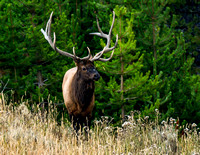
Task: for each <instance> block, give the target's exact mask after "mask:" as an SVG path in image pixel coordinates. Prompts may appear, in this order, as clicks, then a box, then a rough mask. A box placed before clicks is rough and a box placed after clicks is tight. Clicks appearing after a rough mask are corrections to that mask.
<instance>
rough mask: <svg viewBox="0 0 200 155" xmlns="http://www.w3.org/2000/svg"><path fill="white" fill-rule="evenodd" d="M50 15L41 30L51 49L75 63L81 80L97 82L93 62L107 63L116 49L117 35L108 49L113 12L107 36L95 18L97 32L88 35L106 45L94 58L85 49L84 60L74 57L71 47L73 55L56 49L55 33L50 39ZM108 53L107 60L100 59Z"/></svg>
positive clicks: (97, 76) (97, 74) (98, 76)
mask: <svg viewBox="0 0 200 155" xmlns="http://www.w3.org/2000/svg"><path fill="white" fill-rule="evenodd" d="M52 15H53V12H52V13H51V15H50V18H49V21H48V22H47V25H46V29H45V31H44V30H43V29H41V31H42V33H43V35H44V37H45V39H46V40H47V41H48V42H49V44H50V45H51V47H52V48H53V49H54V50H55V51H57V52H58V53H60V54H61V55H64V56H67V57H70V58H72V59H73V60H74V61H75V63H76V66H77V68H78V70H77V74H81V75H82V76H81V77H82V78H84V79H85V80H94V81H95V80H98V79H99V78H100V75H99V73H98V72H97V70H96V68H95V66H94V61H96V60H99V61H103V62H106V61H109V60H110V59H111V58H112V56H113V53H114V49H115V48H116V46H117V43H118V35H116V42H115V45H114V46H113V47H111V48H109V46H110V41H111V32H112V29H113V25H114V21H115V12H114V11H113V21H112V25H111V28H110V31H109V33H108V34H105V33H103V32H102V30H101V28H100V26H99V21H98V18H97V27H98V30H99V32H95V33H90V34H91V35H97V36H100V37H102V38H106V39H107V44H106V46H105V47H104V48H103V50H101V51H100V52H98V53H97V54H96V55H95V56H92V55H91V53H90V49H89V47H87V49H88V56H86V57H84V58H79V57H78V56H76V53H75V47H73V54H70V53H68V52H65V51H62V50H60V49H59V48H57V47H56V34H55V32H54V40H53V41H52V38H51V21H52ZM109 51H112V53H111V56H110V57H109V58H107V59H105V58H101V57H102V56H103V54H104V53H107V52H109Z"/></svg>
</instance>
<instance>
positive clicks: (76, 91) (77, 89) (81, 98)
mask: <svg viewBox="0 0 200 155" xmlns="http://www.w3.org/2000/svg"><path fill="white" fill-rule="evenodd" d="M94 88H95V86H94V81H93V80H85V79H83V78H82V77H81V75H80V74H78V72H76V74H75V75H74V78H73V80H72V85H71V93H72V94H71V95H72V96H73V97H72V98H73V100H74V102H75V103H76V104H79V105H80V107H81V108H82V109H83V110H84V109H85V108H87V107H88V106H89V105H90V103H91V100H92V98H93V95H94Z"/></svg>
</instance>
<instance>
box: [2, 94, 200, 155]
mask: <svg viewBox="0 0 200 155" xmlns="http://www.w3.org/2000/svg"><path fill="white" fill-rule="evenodd" d="M27 102H28V101H23V100H22V101H21V104H20V105H19V106H17V107H15V108H14V109H13V106H12V104H11V103H10V104H9V105H8V104H7V103H6V100H5V99H4V96H3V94H1V97H0V154H2V155H9V154H13V155H15V154H20V155H24V154H25V155H42V154H45V155H57V154H58V155H62V154H65V155H135V154H138V155H146V154H148V155H150V154H152V155H154V154H157V155H160V154H169V155H170V154H184V155H198V154H200V136H199V133H197V129H196V128H197V127H196V126H195V124H192V125H188V126H187V127H185V133H186V134H187V136H182V137H179V136H178V131H177V130H175V124H174V123H175V120H174V119H172V118H171V119H169V121H163V122H162V123H158V120H157V119H155V120H154V121H150V120H149V118H148V116H147V117H145V118H139V119H134V117H133V116H129V117H128V119H127V121H126V122H124V123H123V125H122V127H113V126H112V124H110V123H109V119H108V118H107V117H103V118H102V119H101V120H97V121H95V122H94V126H93V127H92V129H90V130H89V132H88V133H89V134H88V140H85V135H83V134H79V136H78V138H77V137H76V136H75V134H74V133H73V130H72V128H71V126H70V125H69V124H70V123H68V124H66V123H65V124H64V123H63V122H62V123H61V125H58V124H57V122H56V121H55V119H54V117H53V115H52V114H53V113H55V112H56V111H55V109H53V108H49V110H48V111H46V112H41V111H40V110H39V109H37V111H35V112H30V111H29V110H28V108H27V106H26V105H27V104H28V103H27ZM49 104H51V103H49ZM49 107H51V106H49ZM133 115H134V114H133ZM155 115H157V116H158V117H159V112H158V111H157V112H155Z"/></svg>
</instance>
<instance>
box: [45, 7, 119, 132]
mask: <svg viewBox="0 0 200 155" xmlns="http://www.w3.org/2000/svg"><path fill="white" fill-rule="evenodd" d="M52 15H53V12H52V13H51V15H50V18H49V20H48V22H47V25H46V30H45V31H44V30H43V29H41V32H42V33H43V35H44V37H45V39H46V40H47V41H48V42H49V44H50V45H51V47H52V48H53V49H54V50H55V51H57V52H58V53H60V54H61V55H64V56H67V57H70V58H72V59H73V60H74V62H75V64H76V67H74V68H71V69H69V70H68V71H67V72H66V73H65V76H64V78H63V83H62V93H63V98H64V103H65V105H66V107H67V110H68V114H69V116H70V120H71V121H72V124H73V127H74V129H75V130H76V132H77V131H78V130H79V129H80V126H81V127H82V126H83V125H90V119H91V116H92V110H93V107H94V101H95V96H94V89H95V86H94V81H97V80H99V78H100V75H99V73H98V71H97V70H96V68H95V66H94V61H97V60H99V61H103V62H106V61H109V60H110V59H111V58H112V56H113V53H114V49H115V48H116V46H117V43H118V35H116V42H115V45H114V46H113V47H109V46H110V42H111V32H112V29H113V25H114V21H115V12H114V11H113V21H112V25H111V28H110V31H109V33H108V34H105V33H103V32H102V30H101V28H100V26H99V21H98V18H97V27H98V30H99V32H95V33H90V34H91V35H97V36H100V37H102V38H106V39H107V44H106V46H105V47H104V48H103V50H101V51H100V52H98V53H97V54H96V55H95V56H92V55H91V53H90V49H89V48H88V47H87V49H88V56H86V57H83V58H79V57H78V56H76V53H75V48H74V47H73V54H70V53H68V52H65V51H62V50H60V49H58V48H57V47H56V35H55V32H54V40H53V41H52V38H51V21H52ZM109 51H112V53H111V55H110V57H109V58H107V59H106V58H102V56H103V54H104V53H107V52H109Z"/></svg>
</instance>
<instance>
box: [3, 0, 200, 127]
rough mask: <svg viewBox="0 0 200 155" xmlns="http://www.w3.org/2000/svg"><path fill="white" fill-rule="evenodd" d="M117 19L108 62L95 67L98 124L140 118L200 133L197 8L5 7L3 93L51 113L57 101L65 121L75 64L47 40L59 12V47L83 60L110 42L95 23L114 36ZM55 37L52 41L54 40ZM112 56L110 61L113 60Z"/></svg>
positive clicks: (61, 0) (122, 4) (175, 3)
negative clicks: (193, 126) (65, 87)
mask: <svg viewBox="0 0 200 155" xmlns="http://www.w3.org/2000/svg"><path fill="white" fill-rule="evenodd" d="M113 10H114V11H115V13H116V20H115V24H114V29H113V37H112V41H111V46H113V45H114V43H115V39H116V38H115V36H116V34H118V36H119V42H118V46H117V48H116V49H115V52H114V56H113V58H112V60H111V61H109V62H100V61H96V62H95V66H96V68H97V70H98V71H99V73H100V75H101V78H100V80H99V81H98V82H96V86H95V87H96V89H95V98H96V101H95V105H96V106H95V109H94V114H93V116H94V118H97V119H98V118H100V117H101V116H110V117H112V118H114V123H115V124H116V125H118V124H120V120H121V119H123V118H125V117H126V115H129V114H130V113H131V112H133V111H139V112H138V113H140V115H142V116H150V118H154V117H155V116H154V115H155V109H158V110H159V111H160V113H161V115H162V118H163V119H164V118H168V117H173V118H179V120H180V122H181V124H182V125H184V124H186V123H193V122H196V123H197V124H198V125H200V2H199V1H198V0H182V1H179V0H168V1H167V0H134V1H132V0H96V1H92V0H86V1H83V0H76V1H72V0H15V1H11V0H1V1H0V21H1V22H0V34H1V35H0V93H4V96H5V97H7V98H8V99H9V100H10V102H13V103H15V105H16V106H18V103H19V101H21V100H22V98H23V99H26V100H28V101H29V104H30V107H31V105H34V104H35V105H40V106H41V107H47V106H48V103H49V101H52V102H53V104H54V105H55V107H57V108H58V111H59V112H60V115H59V116H57V117H58V119H60V118H61V116H63V115H64V116H65V117H67V111H66V108H65V106H64V104H63V97H62V80H63V76H64V74H65V72H66V71H67V70H68V69H70V68H72V67H74V66H75V64H74V62H73V60H72V59H70V58H68V57H64V56H62V55H59V54H58V53H57V52H55V51H54V50H52V48H51V47H50V45H49V44H48V42H47V41H46V40H45V38H44V37H43V34H42V33H41V31H40V30H41V28H43V29H44V28H45V26H46V23H47V21H48V19H49V16H50V14H51V12H52V11H53V12H54V14H53V21H52V33H53V32H55V33H56V36H57V42H56V45H57V47H59V48H60V49H62V50H64V51H67V52H69V53H72V48H73V47H75V48H76V54H77V55H78V56H79V57H84V56H86V55H87V54H88V53H87V47H89V48H90V50H91V52H92V55H95V53H97V52H98V51H100V50H101V49H102V48H103V47H104V46H105V42H106V41H105V40H104V39H102V38H100V37H97V36H92V35H89V33H92V32H97V31H98V29H97V26H96V25H97V22H96V16H97V17H98V18H99V22H100V26H101V28H102V31H103V32H106V33H107V32H108V31H109V28H110V24H111V22H112V11H113ZM52 35H53V34H52ZM109 55H110V53H108V55H107V54H105V57H108V56H109Z"/></svg>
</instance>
